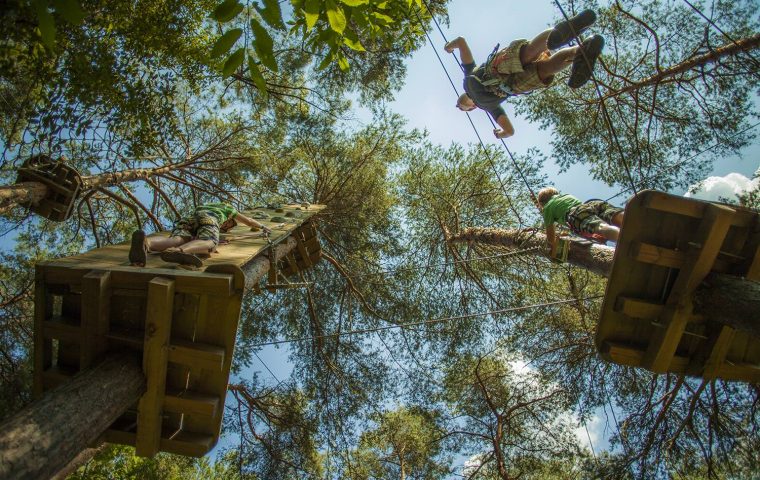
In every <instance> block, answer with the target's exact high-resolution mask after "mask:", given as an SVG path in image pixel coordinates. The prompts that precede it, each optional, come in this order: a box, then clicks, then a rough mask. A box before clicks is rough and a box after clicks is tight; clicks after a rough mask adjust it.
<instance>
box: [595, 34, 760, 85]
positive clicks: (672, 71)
mask: <svg viewBox="0 0 760 480" xmlns="http://www.w3.org/2000/svg"><path fill="white" fill-rule="evenodd" d="M758 46H760V33H759V34H756V35H753V36H751V37H747V38H742V39H740V40H737V41H736V43H729V44H727V45H724V46H722V47H718V48H716V49H714V50H711V51H710V52H709V53H705V54H703V55H697V56H696V57H692V58H690V59H688V60H684V61H683V62H681V63H677V64H675V65H673V66H672V67H670V68H666V69H665V70H661V71H660V72H659V73H657V74H656V75H652V76H651V77H647V78H645V79H643V80H640V81H638V82H635V83H631V84H630V85H628V86H626V87H623V88H621V89H619V90H615V91H614V92H612V93H611V94H610V95H609V96H616V95H620V94H621V93H625V92H630V91H632V90H638V89H639V88H642V87H646V86H649V85H654V84H656V83H660V82H662V81H663V80H665V79H668V78H671V77H675V76H676V75H680V74H682V73H685V72H688V71H689V70H692V69H694V68H696V67H700V66H702V65H707V64H708V63H713V62H717V61H718V60H720V59H721V58H723V57H726V56H728V55H736V54H737V53H739V52H744V51H747V50H752V49H755V48H757V47H758Z"/></svg>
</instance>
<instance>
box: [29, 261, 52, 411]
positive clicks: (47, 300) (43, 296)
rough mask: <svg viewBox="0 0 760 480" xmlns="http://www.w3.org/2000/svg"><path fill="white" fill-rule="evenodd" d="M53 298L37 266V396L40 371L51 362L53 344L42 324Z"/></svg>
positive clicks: (35, 352) (43, 275) (35, 366)
mask: <svg viewBox="0 0 760 480" xmlns="http://www.w3.org/2000/svg"><path fill="white" fill-rule="evenodd" d="M52 311H53V300H52V297H51V296H50V295H49V294H48V293H47V286H46V285H45V271H44V270H43V267H41V266H39V265H38V266H37V267H36V268H35V272H34V377H33V394H34V397H35V398H39V397H40V396H41V395H42V391H43V390H44V382H43V377H42V373H43V372H44V371H45V370H47V369H48V368H50V367H51V365H52V364H53V344H52V342H51V341H50V339H49V338H45V335H44V332H43V331H42V324H43V323H44V322H45V321H46V320H47V318H48V317H49V316H50V315H51V314H52Z"/></svg>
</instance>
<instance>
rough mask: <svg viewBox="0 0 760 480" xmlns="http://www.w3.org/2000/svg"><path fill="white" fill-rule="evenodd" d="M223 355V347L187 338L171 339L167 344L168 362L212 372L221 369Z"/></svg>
mask: <svg viewBox="0 0 760 480" xmlns="http://www.w3.org/2000/svg"><path fill="white" fill-rule="evenodd" d="M225 355H226V352H225V350H224V347H218V346H216V345H208V344H205V343H198V342H189V341H187V340H179V339H173V340H172V343H171V345H170V346H169V361H170V362H174V363H179V364H182V365H187V366H189V367H191V368H201V369H204V370H209V371H212V372H218V371H221V370H222V366H223V365H224V357H225Z"/></svg>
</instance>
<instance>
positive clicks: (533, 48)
mask: <svg viewBox="0 0 760 480" xmlns="http://www.w3.org/2000/svg"><path fill="white" fill-rule="evenodd" d="M552 30H554V29H553V28H550V29H549V30H545V31H543V32H541V33H539V34H538V35H536V37H535V38H534V39H533V40H531V41H530V42H528V44H527V45H525V46H524V47H523V48H521V49H520V62H521V63H522V64H523V67H524V66H526V65H528V64H530V63H533V62H535V61H536V60H538V57H539V56H540V55H541V54H542V53H544V51H546V50H547V48H546V39H547V38H549V34H550V33H552Z"/></svg>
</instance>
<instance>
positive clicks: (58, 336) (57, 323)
mask: <svg viewBox="0 0 760 480" xmlns="http://www.w3.org/2000/svg"><path fill="white" fill-rule="evenodd" d="M42 334H43V335H44V337H45V338H46V339H51V340H62V341H64V342H69V343H79V341H80V340H81V338H82V329H81V328H80V327H79V325H75V324H74V323H73V322H72V321H70V320H67V319H65V318H60V317H59V318H58V319H57V320H46V321H44V322H42Z"/></svg>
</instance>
